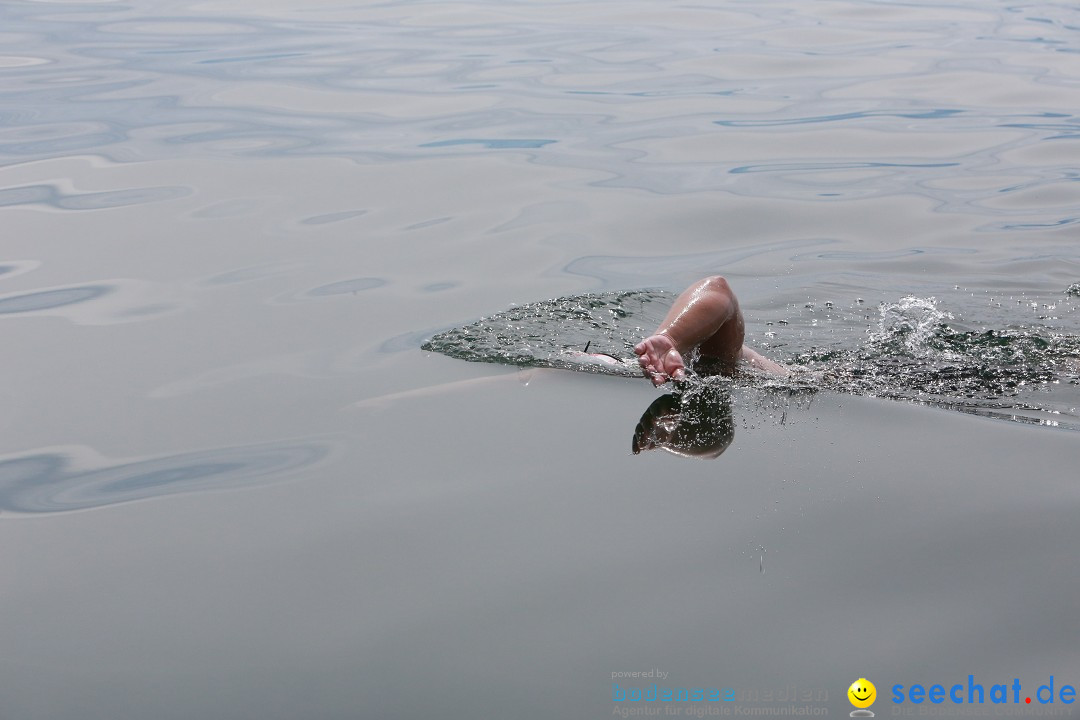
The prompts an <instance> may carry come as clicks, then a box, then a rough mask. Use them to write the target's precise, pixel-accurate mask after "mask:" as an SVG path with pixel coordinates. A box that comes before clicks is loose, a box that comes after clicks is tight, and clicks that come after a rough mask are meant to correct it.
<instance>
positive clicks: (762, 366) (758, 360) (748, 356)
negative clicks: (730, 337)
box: [739, 345, 791, 377]
mask: <svg viewBox="0 0 1080 720" xmlns="http://www.w3.org/2000/svg"><path fill="white" fill-rule="evenodd" d="M739 359H741V360H742V361H743V362H745V363H746V364H747V365H749V366H751V367H753V368H755V369H757V370H764V371H765V372H767V373H772V374H773V375H778V376H780V377H788V376H789V375H791V371H790V370H788V369H787V368H786V367H784V366H783V365H781V364H780V363H778V362H773V361H772V360H770V359H769V358H767V357H765V356H764V355H761V354H759V353H758V352H757V351H756V350H752V349H751V348H748V347H746V346H745V345H743V346H742V350H741V351H740V352H739Z"/></svg>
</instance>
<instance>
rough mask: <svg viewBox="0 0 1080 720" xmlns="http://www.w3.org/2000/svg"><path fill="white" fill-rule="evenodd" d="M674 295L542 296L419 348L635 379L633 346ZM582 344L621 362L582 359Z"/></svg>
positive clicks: (481, 359) (638, 372) (474, 358)
mask: <svg viewBox="0 0 1080 720" xmlns="http://www.w3.org/2000/svg"><path fill="white" fill-rule="evenodd" d="M674 297H675V296H674V295H672V294H671V293H667V292H663V291H659V290H636V291H630V292H616V293H602V294H587V295H574V296H571V297H564V298H557V299H553V300H543V301H540V302H534V303H528V304H526V305H519V306H516V307H512V308H510V309H509V310H507V311H505V312H501V313H498V314H496V315H491V316H489V317H485V318H481V319H480V320H478V321H476V322H475V323H473V324H471V325H466V326H465V327H461V328H455V329H453V330H448V331H446V332H443V333H440V334H438V335H436V336H435V337H433V338H431V339H430V340H428V341H427V342H426V343H424V345H423V346H422V347H423V349H424V350H432V351H435V352H438V353H442V354H444V355H449V356H450V357H454V358H458V359H460V360H469V361H472V362H492V363H503V364H507V365H518V366H526V367H549V368H564V369H573V370H583V371H586V372H597V373H604V374H616V375H624V376H633V377H640V376H641V370H640V369H639V368H638V366H637V363H636V361H635V357H636V356H635V355H634V353H633V347H634V345H635V344H637V343H638V342H640V341H641V338H642V337H644V336H645V335H646V334H648V333H649V332H651V331H652V330H653V329H655V328H656V326H657V325H659V324H660V321H661V320H663V318H664V315H665V314H666V313H667V309H668V307H670V305H671V302H672V300H673V299H674ZM586 348H588V352H592V353H606V354H609V355H611V356H613V357H614V358H618V359H619V360H621V361H622V362H618V363H612V364H606V363H590V362H583V361H582V360H581V359H580V355H581V353H582V352H583V351H585V349H586Z"/></svg>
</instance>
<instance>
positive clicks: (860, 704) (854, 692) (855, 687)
mask: <svg viewBox="0 0 1080 720" xmlns="http://www.w3.org/2000/svg"><path fill="white" fill-rule="evenodd" d="M847 696H848V700H850V701H851V704H852V705H854V706H855V707H857V708H868V707H870V706H871V705H873V704H874V700H876V699H877V688H876V687H874V683H872V682H870V681H869V680H867V679H866V678H859V679H858V680H856V681H855V682H853V683H851V687H849V688H848V689H847Z"/></svg>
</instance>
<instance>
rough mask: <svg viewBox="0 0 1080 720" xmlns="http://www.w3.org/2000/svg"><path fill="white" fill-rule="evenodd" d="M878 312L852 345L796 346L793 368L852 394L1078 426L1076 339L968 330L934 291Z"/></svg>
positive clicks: (1037, 332)
mask: <svg viewBox="0 0 1080 720" xmlns="http://www.w3.org/2000/svg"><path fill="white" fill-rule="evenodd" d="M878 313H879V315H878V318H877V323H876V326H873V327H872V328H871V329H870V330H869V331H868V332H867V335H866V337H865V339H864V340H863V341H862V342H861V343H859V344H856V345H855V346H854V347H851V348H843V349H836V348H833V349H830V350H827V351H824V352H822V351H821V350H819V349H816V348H812V349H809V350H804V351H801V352H798V353H797V354H796V355H795V357H794V359H793V362H794V363H795V364H797V366H798V367H799V372H797V373H796V376H797V377H803V378H805V376H806V375H810V376H811V377H813V378H815V379H816V380H817V381H818V382H819V383H820V386H821V387H824V388H829V389H832V390H838V391H842V392H849V393H853V394H856V395H866V396H872V397H884V398H890V399H894V400H911V401H916V402H921V403H926V404H930V405H937V406H941V407H947V408H952V409H956V410H961V411H964V412H969V413H973V414H977V415H983V416H986V417H995V418H1002V419H1008V420H1014V421H1017V422H1027V423H1034V424H1044V425H1055V426H1063V427H1070V428H1072V429H1080V417H1078V416H1077V405H1078V404H1080V403H1078V402H1077V401H1078V400H1080V393H1078V392H1077V387H1080V375H1078V369H1080V337H1077V336H1075V335H1067V334H1063V333H1060V332H1055V331H1052V330H1050V329H1049V328H1046V327H1039V326H1037V325H1021V326H1014V327H1006V328H989V329H978V330H975V329H968V328H965V327H963V326H962V325H959V324H957V323H955V322H953V321H954V319H955V318H954V316H953V315H952V313H950V312H947V311H944V310H942V309H940V308H939V307H938V302H937V300H936V299H935V298H919V297H905V298H902V299H901V300H899V301H897V302H891V303H882V304H881V305H880V307H879V310H878ZM1070 386H1071V391H1065V390H1063V389H1062V388H1069V387H1070Z"/></svg>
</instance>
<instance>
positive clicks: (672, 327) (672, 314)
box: [634, 275, 744, 385]
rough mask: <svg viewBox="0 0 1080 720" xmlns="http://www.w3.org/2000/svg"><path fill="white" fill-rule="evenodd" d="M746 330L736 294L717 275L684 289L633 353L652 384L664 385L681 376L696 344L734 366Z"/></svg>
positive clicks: (704, 352)
mask: <svg viewBox="0 0 1080 720" xmlns="http://www.w3.org/2000/svg"><path fill="white" fill-rule="evenodd" d="M743 332H744V331H743V318H742V313H741V312H740V311H739V302H738V300H737V299H736V298H735V293H733V292H732V291H731V288H730V287H729V286H728V284H727V281H726V280H725V279H724V278H722V277H720V276H719V275H714V276H712V277H708V278H705V279H704V280H701V281H699V282H697V283H695V284H694V285H691V286H690V287H689V288H687V289H686V290H684V291H683V292H682V294H680V295H679V297H678V298H676V299H675V304H674V305H673V306H672V307H671V310H669V311H668V314H667V316H666V317H665V318H664V320H663V322H661V323H660V326H659V327H658V328H657V329H656V332H655V333H654V334H653V335H651V336H650V337H648V338H645V340H643V341H641V342H640V343H638V345H637V346H636V347H635V348H634V352H635V353H637V355H638V363H639V364H640V365H641V367H642V368H644V370H645V373H646V374H647V375H648V376H649V378H650V379H652V381H653V384H654V385H661V384H663V383H665V382H667V381H668V380H669V379H675V380H680V379H682V376H683V375H684V374H685V373H684V367H685V364H684V362H683V357H682V356H683V353H686V352H689V351H690V350H692V349H693V348H695V347H700V348H701V352H702V354H705V355H709V356H712V357H716V358H718V359H720V360H722V361H723V362H725V363H726V364H727V365H729V366H730V367H731V368H732V369H734V366H735V363H736V361H737V360H738V359H739V357H740V353H741V351H742V342H743Z"/></svg>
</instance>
